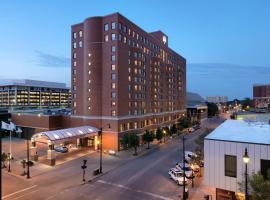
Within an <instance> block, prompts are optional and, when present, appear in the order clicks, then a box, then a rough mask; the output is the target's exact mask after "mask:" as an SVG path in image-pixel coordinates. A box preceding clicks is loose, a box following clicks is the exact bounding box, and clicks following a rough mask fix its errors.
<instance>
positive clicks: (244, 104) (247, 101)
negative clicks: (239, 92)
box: [241, 97, 252, 110]
mask: <svg viewBox="0 0 270 200" xmlns="http://www.w3.org/2000/svg"><path fill="white" fill-rule="evenodd" d="M241 104H242V109H244V110H249V109H250V108H251V107H252V100H251V99H250V98H248V97H247V98H245V99H244V100H243V101H242V102H241Z"/></svg>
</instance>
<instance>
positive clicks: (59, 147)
mask: <svg viewBox="0 0 270 200" xmlns="http://www.w3.org/2000/svg"><path fill="white" fill-rule="evenodd" d="M54 150H55V151H56V152H60V153H67V152H68V148H67V147H65V146H58V147H55V148H54Z"/></svg>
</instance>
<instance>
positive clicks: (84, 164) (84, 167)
mask: <svg viewBox="0 0 270 200" xmlns="http://www.w3.org/2000/svg"><path fill="white" fill-rule="evenodd" d="M86 163H87V160H83V165H82V169H83V180H82V181H83V182H84V183H85V169H86V168H87V166H86Z"/></svg>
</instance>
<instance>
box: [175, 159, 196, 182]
mask: <svg viewBox="0 0 270 200" xmlns="http://www.w3.org/2000/svg"><path fill="white" fill-rule="evenodd" d="M175 168H176V169H178V170H179V171H181V172H184V170H185V174H186V177H187V178H191V177H192V176H193V172H192V169H191V167H190V166H189V164H188V163H185V164H183V163H176V167H175Z"/></svg>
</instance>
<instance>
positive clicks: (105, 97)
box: [12, 13, 186, 150]
mask: <svg viewBox="0 0 270 200" xmlns="http://www.w3.org/2000/svg"><path fill="white" fill-rule="evenodd" d="M71 47H72V48H71V49H72V50H71V57H72V59H71V74H72V75H71V82H72V84H71V93H72V97H71V99H72V100H71V107H72V115H59V116H49V115H41V116H30V115H23V114H21V115H12V120H13V121H14V122H16V124H18V125H20V126H23V127H32V128H34V129H35V132H40V131H46V130H55V129H63V128H70V127H79V126H84V125H89V126H93V127H96V128H103V147H104V149H113V150H119V149H121V147H120V142H119V141H120V138H121V136H122V135H123V134H124V133H126V132H131V131H136V132H138V133H142V132H143V131H144V130H145V129H148V130H154V129H156V128H157V127H158V126H165V125H170V124H172V123H173V122H175V121H176V120H177V118H179V117H180V116H181V115H182V114H183V113H185V104H186V60H185V58H183V57H181V56H180V55H179V54H177V53H176V52H175V51H173V50H172V49H170V48H169V46H168V37H167V36H166V35H165V34H164V33H162V32H161V31H156V32H152V33H147V32H145V31H144V30H143V29H141V28H140V27H138V26H137V25H135V24H134V23H132V22H131V21H129V20H128V19H127V18H125V17H123V16H122V15H121V14H119V13H114V14H111V15H107V16H104V17H91V18H87V19H86V20H84V21H83V22H82V23H79V24H75V25H73V26H72V27H71ZM108 124H110V127H109V126H108Z"/></svg>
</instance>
